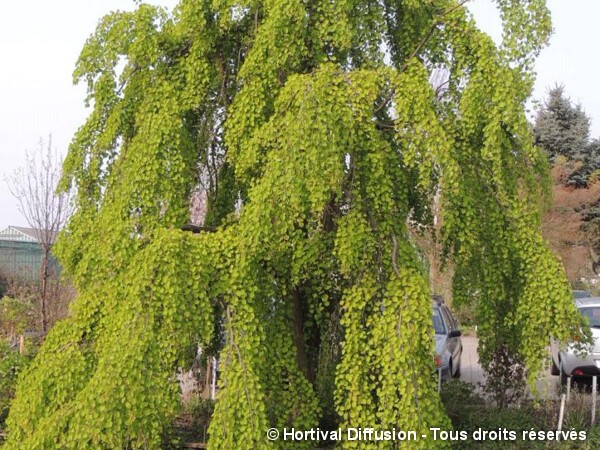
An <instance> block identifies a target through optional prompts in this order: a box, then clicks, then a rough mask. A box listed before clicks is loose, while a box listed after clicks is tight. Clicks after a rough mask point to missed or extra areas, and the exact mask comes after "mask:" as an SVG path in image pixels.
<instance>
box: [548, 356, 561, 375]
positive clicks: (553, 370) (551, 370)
mask: <svg viewBox="0 0 600 450" xmlns="http://www.w3.org/2000/svg"><path fill="white" fill-rule="evenodd" d="M550 373H551V374H552V375H558V374H559V373H560V371H559V370H558V367H556V364H555V363H554V359H552V367H550Z"/></svg>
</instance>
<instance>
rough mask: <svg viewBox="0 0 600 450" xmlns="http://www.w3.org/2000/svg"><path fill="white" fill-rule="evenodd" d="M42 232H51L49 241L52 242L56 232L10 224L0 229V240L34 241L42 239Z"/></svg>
mask: <svg viewBox="0 0 600 450" xmlns="http://www.w3.org/2000/svg"><path fill="white" fill-rule="evenodd" d="M44 233H51V235H50V242H52V243H53V242H54V241H55V240H56V237H57V235H58V233H55V232H49V231H44V230H39V229H37V228H27V227H13V226H10V227H8V228H6V229H4V230H2V231H0V241H18V242H35V243H38V244H39V243H41V241H43V239H42V238H43V237H44V236H45V234H44Z"/></svg>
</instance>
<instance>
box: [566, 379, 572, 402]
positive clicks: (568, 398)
mask: <svg viewBox="0 0 600 450" xmlns="http://www.w3.org/2000/svg"><path fill="white" fill-rule="evenodd" d="M571 380H572V378H571V377H567V401H569V400H570V399H571Z"/></svg>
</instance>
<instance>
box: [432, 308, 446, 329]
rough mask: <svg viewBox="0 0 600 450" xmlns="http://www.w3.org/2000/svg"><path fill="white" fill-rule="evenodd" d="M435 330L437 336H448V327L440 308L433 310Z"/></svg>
mask: <svg viewBox="0 0 600 450" xmlns="http://www.w3.org/2000/svg"><path fill="white" fill-rule="evenodd" d="M433 328H434V329H435V334H446V327H445V326H444V320H443V319H442V314H441V312H440V309H439V308H433Z"/></svg>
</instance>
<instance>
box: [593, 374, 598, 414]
mask: <svg viewBox="0 0 600 450" xmlns="http://www.w3.org/2000/svg"><path fill="white" fill-rule="evenodd" d="M597 383H598V377H596V376H595V375H594V376H593V377H592V426H594V424H595V423H596V388H597Z"/></svg>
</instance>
